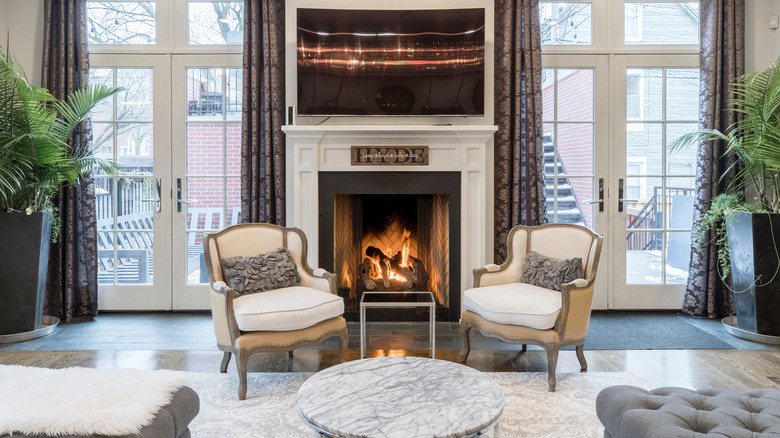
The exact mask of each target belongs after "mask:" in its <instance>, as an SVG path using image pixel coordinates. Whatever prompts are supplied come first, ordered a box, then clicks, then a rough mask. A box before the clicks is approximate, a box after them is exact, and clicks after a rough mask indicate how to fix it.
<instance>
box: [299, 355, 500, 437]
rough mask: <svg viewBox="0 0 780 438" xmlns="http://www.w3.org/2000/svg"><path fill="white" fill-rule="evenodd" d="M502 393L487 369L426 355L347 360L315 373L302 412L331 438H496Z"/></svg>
mask: <svg viewBox="0 0 780 438" xmlns="http://www.w3.org/2000/svg"><path fill="white" fill-rule="evenodd" d="M503 409H504V393H503V391H502V390H501V388H500V387H499V386H498V384H497V383H496V382H495V381H494V380H493V379H491V378H490V377H489V376H488V375H487V374H485V373H482V372H479V371H477V370H475V369H473V368H469V367H466V366H464V365H460V364H457V363H453V362H446V361H442V360H436V359H428V358H422V357H380V358H372V359H362V360H357V361H352V362H346V363H343V364H339V365H336V366H333V367H331V368H327V369H325V370H323V371H320V372H319V373H317V374H315V375H313V376H311V377H310V378H309V379H308V380H306V381H305V382H304V383H303V385H301V388H300V389H299V390H298V412H299V413H300V414H301V417H303V420H304V421H305V422H306V423H307V424H308V425H309V426H311V427H312V428H313V429H314V430H316V431H317V432H319V433H320V434H321V435H323V436H326V437H343V438H368V437H388V438H412V437H416V438H423V437H425V438H445V437H446V438H455V437H475V436H480V435H484V434H485V433H487V432H488V431H490V430H491V428H492V429H493V431H494V435H495V436H496V437H498V433H499V431H498V423H499V420H500V418H501V413H502V412H503Z"/></svg>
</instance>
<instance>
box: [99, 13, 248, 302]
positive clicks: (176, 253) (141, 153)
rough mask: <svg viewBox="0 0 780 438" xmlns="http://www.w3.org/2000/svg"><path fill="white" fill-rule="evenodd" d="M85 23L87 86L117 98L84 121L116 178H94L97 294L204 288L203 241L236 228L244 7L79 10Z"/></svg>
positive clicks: (238, 201)
mask: <svg viewBox="0 0 780 438" xmlns="http://www.w3.org/2000/svg"><path fill="white" fill-rule="evenodd" d="M87 20H88V42H89V45H90V47H89V49H90V57H91V64H92V68H91V69H90V82H91V83H93V84H94V83H102V84H106V85H111V86H116V87H122V88H123V89H124V91H122V92H121V93H119V94H118V95H117V96H115V97H114V98H113V99H111V100H108V101H106V102H104V103H103V104H102V105H101V107H100V108H98V110H97V111H96V113H95V115H94V117H93V127H94V144H95V147H96V148H97V149H98V152H99V155H100V156H103V157H106V158H112V159H115V160H116V161H117V162H118V163H119V164H120V165H121V166H122V171H121V173H120V174H119V175H117V176H116V177H112V176H109V175H105V174H104V173H103V172H102V171H101V170H99V169H97V170H96V171H95V177H96V181H97V184H96V185H97V189H96V190H97V193H96V196H97V211H96V213H97V217H98V228H99V230H98V231H99V236H98V238H99V241H100V242H99V243H100V248H99V249H100V267H99V268H100V271H99V272H100V274H99V283H100V284H101V285H105V286H117V285H144V286H149V285H155V286H157V283H158V281H157V280H158V279H161V278H163V279H165V278H169V277H170V276H171V275H170V273H169V272H165V271H164V270H168V271H170V270H171V267H176V266H182V265H183V266H184V268H182V270H183V271H186V272H183V275H179V274H176V273H174V274H173V276H174V277H176V276H177V275H178V276H179V277H181V279H179V280H178V281H180V282H182V283H183V284H200V283H203V282H204V281H205V280H206V278H207V275H206V273H205V270H204V269H202V268H203V266H204V264H203V248H202V239H203V235H204V233H206V232H213V231H216V230H219V229H221V228H223V227H224V226H227V225H230V224H235V223H237V222H238V221H239V217H240V184H239V178H238V177H239V169H240V161H241V159H240V138H241V88H242V70H241V55H240V54H241V49H242V42H243V31H244V29H243V26H244V2H243V1H240V0H239V1H203V0H155V1H126V0H117V1H98V0H88V1H87ZM171 29H175V30H176V32H171V31H170V30H171ZM204 54H206V55H205V56H204ZM182 65H183V66H185V67H184V68H181V67H179V66H182ZM177 169H181V170H180V171H179V170H177ZM158 181H159V182H158ZM171 197H172V199H171V200H170V201H168V199H169V198H171ZM161 198H165V202H157V199H161ZM178 200H181V201H182V202H177V201H178ZM163 205H166V206H169V208H166V209H167V210H168V211H164V210H161V209H160V208H161V207H162V206H163ZM182 218H183V220H182ZM177 220H182V222H183V225H182V226H180V225H179V224H177V222H176V221H177ZM159 230H168V232H167V233H161V232H160V233H158V231H159ZM171 234H173V235H174V237H173V241H172V242H171V241H170V239H171V237H170V236H171ZM179 234H180V236H178V235H179ZM177 236H178V237H177ZM182 261H183V263H180V262H182ZM161 269H163V270H161ZM165 281H168V280H165ZM171 281H172V282H173V283H174V288H175V284H176V282H177V278H173V279H172V280H171ZM170 286H171V285H170V284H168V285H167V286H165V285H163V288H162V289H164V290H165V289H167V290H168V291H170V289H171V287H170ZM174 301H175V300H174Z"/></svg>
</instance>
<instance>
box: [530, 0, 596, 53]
mask: <svg viewBox="0 0 780 438" xmlns="http://www.w3.org/2000/svg"><path fill="white" fill-rule="evenodd" d="M591 15H592V5H591V3H564V2H541V3H539V22H540V26H541V35H542V44H550V45H590V44H591V43H592V34H593V28H592V23H591Z"/></svg>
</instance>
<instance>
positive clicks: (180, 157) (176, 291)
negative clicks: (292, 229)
mask: <svg viewBox="0 0 780 438" xmlns="http://www.w3.org/2000/svg"><path fill="white" fill-rule="evenodd" d="M241 65H242V58H241V54H210V55H198V54H194V55H185V54H182V55H172V73H173V74H172V78H173V87H172V90H171V92H172V112H171V114H172V126H173V132H172V142H171V145H172V147H171V152H172V155H171V156H172V159H171V175H172V176H171V181H172V183H173V195H172V197H173V199H172V208H171V210H170V211H171V225H172V227H171V229H172V236H171V241H172V259H171V260H172V263H171V267H172V269H171V271H172V274H171V275H172V276H171V281H172V286H171V291H172V294H171V295H172V308H173V309H174V310H202V309H209V308H210V307H211V304H210V302H209V295H208V284H202V283H200V284H190V283H188V278H187V256H188V254H187V231H186V230H187V226H188V224H187V208H185V207H186V205H183V206H182V209H181V210H182V211H181V212H179V211H177V199H176V184H177V180H178V179H181V184H182V198H186V196H187V195H186V194H187V69H188V68H193V67H195V68H197V67H203V68H209V67H211V68H219V67H230V68H240V67H241ZM237 122H238V123H240V120H238V121H237ZM214 123H222V122H216V121H215V122H214ZM196 199H197V198H196ZM193 206H194V207H197V205H193ZM227 225H229V224H228V223H225V226H227Z"/></svg>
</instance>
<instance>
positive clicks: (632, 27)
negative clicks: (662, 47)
mask: <svg viewBox="0 0 780 438" xmlns="http://www.w3.org/2000/svg"><path fill="white" fill-rule="evenodd" d="M625 22H626V43H637V42H641V41H642V5H641V4H639V3H626V20H625Z"/></svg>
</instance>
